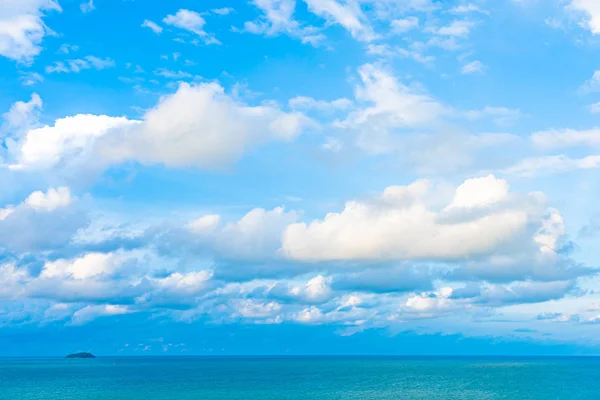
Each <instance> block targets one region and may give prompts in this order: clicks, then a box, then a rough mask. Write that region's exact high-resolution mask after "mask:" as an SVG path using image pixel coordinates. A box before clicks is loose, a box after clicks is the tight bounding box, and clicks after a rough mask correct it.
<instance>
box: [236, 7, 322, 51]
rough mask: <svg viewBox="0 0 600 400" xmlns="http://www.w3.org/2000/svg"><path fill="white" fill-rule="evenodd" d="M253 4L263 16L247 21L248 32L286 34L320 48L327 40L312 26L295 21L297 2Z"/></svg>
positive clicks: (268, 34)
mask: <svg viewBox="0 0 600 400" xmlns="http://www.w3.org/2000/svg"><path fill="white" fill-rule="evenodd" d="M252 4H254V6H256V7H257V8H258V9H260V10H261V11H262V14H263V15H262V16H261V17H260V18H259V19H257V20H254V21H246V22H245V23H244V30H245V31H246V32H250V33H254V34H265V35H267V36H274V35H277V34H280V33H284V34H287V35H289V36H291V37H297V38H299V39H300V40H301V41H302V43H309V44H311V45H313V46H318V45H319V44H320V43H321V42H322V41H323V40H324V39H325V36H324V35H323V34H321V33H319V30H318V29H316V28H314V27H312V26H306V27H302V26H301V25H300V23H298V21H296V20H294V12H295V9H296V1H295V0H253V1H252Z"/></svg>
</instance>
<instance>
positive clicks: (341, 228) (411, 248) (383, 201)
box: [281, 176, 543, 261]
mask: <svg viewBox="0 0 600 400" xmlns="http://www.w3.org/2000/svg"><path fill="white" fill-rule="evenodd" d="M429 186H430V184H429V183H428V182H427V181H417V182H415V183H413V184H411V185H409V186H396V187H394V186H392V187H388V188H387V189H386V190H385V191H384V192H383V194H382V195H380V196H379V197H378V198H376V199H374V200H373V201H371V202H359V201H352V202H348V203H347V204H346V206H345V208H344V210H343V211H341V212H339V213H329V214H327V215H326V216H325V218H324V219H322V220H314V221H313V222H311V223H310V224H305V223H296V224H292V225H290V226H289V227H288V228H287V229H286V230H285V232H284V234H283V238H282V249H281V250H282V252H283V253H284V254H285V256H286V257H288V258H290V259H295V260H303V261H325V260H331V261H333V260H381V259H397V260H403V259H439V260H457V259H461V258H466V257H472V256H476V255H486V254H491V253H493V252H495V251H498V250H499V249H502V247H503V246H507V244H508V243H512V244H513V245H514V243H513V242H514V240H515V238H516V237H519V236H520V235H523V234H526V233H527V229H528V227H529V226H530V225H529V224H531V222H532V221H535V220H538V221H539V220H540V218H541V213H542V207H543V205H542V204H541V199H540V198H539V195H535V194H530V195H528V196H523V197H522V198H521V200H520V201H519V202H515V201H512V200H511V199H512V198H513V197H514V195H512V194H509V193H508V188H507V183H506V182H505V181H504V180H501V179H497V178H494V177H492V176H490V177H487V178H485V179H470V180H467V181H465V182H464V183H463V184H462V185H461V186H459V187H458V188H457V189H456V194H455V197H454V200H452V201H451V202H450V203H449V204H448V206H447V207H446V209H445V210H443V211H441V212H440V211H436V210H435V209H431V208H430V207H429V206H428V204H427V199H428V198H434V197H435V194H434V193H431V192H430V187H429ZM461 215H462V216H461ZM467 215H468V216H467ZM532 243H533V242H532V239H531V238H530V242H529V244H530V245H531V244H532Z"/></svg>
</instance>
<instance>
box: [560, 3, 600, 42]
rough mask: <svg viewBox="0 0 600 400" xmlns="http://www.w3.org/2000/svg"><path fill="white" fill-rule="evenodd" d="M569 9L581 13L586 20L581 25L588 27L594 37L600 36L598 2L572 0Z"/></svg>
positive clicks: (599, 4)
mask: <svg viewBox="0 0 600 400" xmlns="http://www.w3.org/2000/svg"><path fill="white" fill-rule="evenodd" d="M567 9H568V10H570V11H572V12H576V13H581V14H583V15H584V16H585V18H584V19H583V20H582V21H581V25H582V26H584V27H586V28H587V29H589V30H590V32H592V34H594V35H598V34H600V3H599V2H597V1H596V0H571V3H570V4H569V5H568V6H567Z"/></svg>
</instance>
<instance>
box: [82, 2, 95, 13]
mask: <svg viewBox="0 0 600 400" xmlns="http://www.w3.org/2000/svg"><path fill="white" fill-rule="evenodd" d="M79 9H80V10H81V12H82V13H84V14H87V13H90V12H92V11H94V10H95V9H96V6H94V0H89V1H88V2H86V3H81V4H80V5H79Z"/></svg>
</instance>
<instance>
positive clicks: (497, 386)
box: [0, 357, 600, 400]
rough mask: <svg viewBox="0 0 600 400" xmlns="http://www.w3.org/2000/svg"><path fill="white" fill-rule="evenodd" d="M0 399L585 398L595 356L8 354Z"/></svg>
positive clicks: (599, 383) (0, 364)
mask: <svg viewBox="0 0 600 400" xmlns="http://www.w3.org/2000/svg"><path fill="white" fill-rule="evenodd" d="M0 399H2V400H54V399H57V400H59V399H60V400H92V399H93V400H100V399H102V400H116V399H119V400H167V399H168V400H189V399H194V400H196V399H197V400H200V399H205V400H209V399H211V400H212V399H260V400H267V399H361V400H368V399H407V400H408V399H464V400H467V399H468V400H471V399H472V400H484V399H511V400H512V399H519V400H526V399H536V400H537V399H539V400H549V399H568V400H576V399H586V400H588V399H600V358H595V357H560V358H558V357H557V358H528V357H98V358H95V359H63V358H11V359H9V358H5V359H0Z"/></svg>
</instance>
